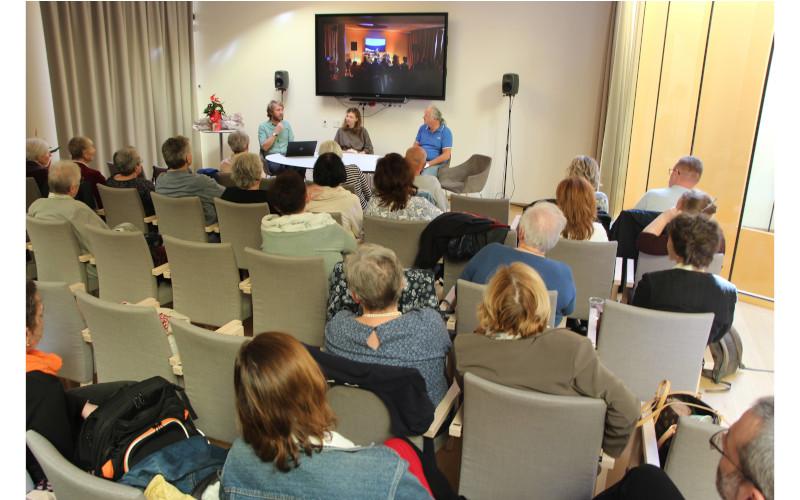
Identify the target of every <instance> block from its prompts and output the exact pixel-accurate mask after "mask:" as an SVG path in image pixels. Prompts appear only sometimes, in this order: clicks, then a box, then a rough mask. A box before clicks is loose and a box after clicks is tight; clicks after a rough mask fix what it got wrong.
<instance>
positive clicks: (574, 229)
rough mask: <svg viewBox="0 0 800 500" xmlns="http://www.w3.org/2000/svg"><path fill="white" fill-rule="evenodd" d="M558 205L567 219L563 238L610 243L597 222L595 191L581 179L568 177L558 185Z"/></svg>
mask: <svg viewBox="0 0 800 500" xmlns="http://www.w3.org/2000/svg"><path fill="white" fill-rule="evenodd" d="M556 204H557V205H558V208H560V209H561V211H562V212H563V213H564V217H566V218H567V225H566V227H565V228H564V231H562V233H561V236H562V237H564V238H566V239H568V240H581V241H583V240H589V241H608V235H607V234H606V230H605V229H604V228H603V225H602V224H600V223H599V222H595V220H596V218H597V208H596V202H595V197H594V189H592V185H591V184H589V181H587V180H586V179H583V178H581V177H577V176H573V177H567V178H566V179H564V180H563V181H561V182H559V183H558V187H557V188H556Z"/></svg>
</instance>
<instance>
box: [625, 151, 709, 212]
mask: <svg viewBox="0 0 800 500" xmlns="http://www.w3.org/2000/svg"><path fill="white" fill-rule="evenodd" d="M702 176H703V162H702V161H700V158H697V157H694V156H684V157H683V158H681V159H680V160H678V162H677V163H676V164H675V166H674V167H672V168H671V169H669V184H668V187H665V188H657V189H651V190H650V191H648V192H646V193H645V194H644V196H642V198H641V199H640V200H639V201H638V202H637V203H636V206H635V207H633V208H635V209H636V210H649V211H651V212H663V211H665V210H669V209H670V208H672V207H674V206H675V204H676V203H677V202H678V198H680V197H681V195H682V194H683V193H685V192H686V191H689V190H690V189H694V187H695V186H696V185H697V183H698V182H700V177H702Z"/></svg>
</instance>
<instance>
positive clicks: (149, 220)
mask: <svg viewBox="0 0 800 500" xmlns="http://www.w3.org/2000/svg"><path fill="white" fill-rule="evenodd" d="M142 220H143V221H144V223H145V224H152V225H154V226H157V225H158V215H149V216H147V217H145V218H144V219H142Z"/></svg>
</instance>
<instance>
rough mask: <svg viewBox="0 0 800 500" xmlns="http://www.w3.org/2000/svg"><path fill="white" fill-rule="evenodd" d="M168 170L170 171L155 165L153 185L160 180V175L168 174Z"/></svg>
mask: <svg viewBox="0 0 800 500" xmlns="http://www.w3.org/2000/svg"><path fill="white" fill-rule="evenodd" d="M167 170H169V169H167V168H163V167H159V166H157V165H153V175H152V177H153V178H152V181H153V184H155V182H156V179H158V176H159V175H161V174H163V173H164V172H166V171H167Z"/></svg>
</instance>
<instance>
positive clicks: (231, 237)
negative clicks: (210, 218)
mask: <svg viewBox="0 0 800 500" xmlns="http://www.w3.org/2000/svg"><path fill="white" fill-rule="evenodd" d="M214 207H215V208H216V209H217V217H218V220H219V236H220V240H221V241H222V242H223V243H230V244H231V246H233V255H234V256H235V257H236V265H237V267H239V269H247V259H246V258H245V254H244V249H245V247H251V248H259V247H261V219H263V218H264V216H265V215H267V214H268V213H269V207H268V206H267V204H266V203H233V202H230V201H225V200H223V199H221V198H214Z"/></svg>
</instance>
